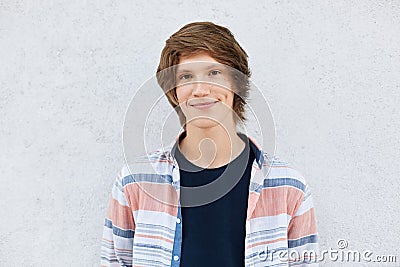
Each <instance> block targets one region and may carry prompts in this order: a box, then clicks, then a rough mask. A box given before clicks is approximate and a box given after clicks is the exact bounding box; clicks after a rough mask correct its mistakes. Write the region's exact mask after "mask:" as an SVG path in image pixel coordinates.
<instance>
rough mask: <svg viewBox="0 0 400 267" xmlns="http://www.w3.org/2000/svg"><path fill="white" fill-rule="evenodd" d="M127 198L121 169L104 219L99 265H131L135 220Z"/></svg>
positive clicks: (114, 266)
mask: <svg viewBox="0 0 400 267" xmlns="http://www.w3.org/2000/svg"><path fill="white" fill-rule="evenodd" d="M128 199H129V196H128V195H127V193H126V191H125V189H124V183H123V177H122V171H121V172H119V174H118V175H117V178H116V180H115V182H114V185H113V187H112V190H111V194H110V200H109V206H108V211H107V215H106V218H105V219H104V226H103V236H102V242H101V266H112V267H116V266H132V252H133V251H132V248H133V237H134V235H135V221H134V218H133V212H132V209H131V207H130V205H129V201H128Z"/></svg>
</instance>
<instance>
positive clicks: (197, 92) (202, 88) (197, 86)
mask: <svg viewBox="0 0 400 267" xmlns="http://www.w3.org/2000/svg"><path fill="white" fill-rule="evenodd" d="M192 94H193V96H198V97H202V96H206V95H209V94H210V85H209V84H207V83H204V82H195V83H194V84H193V91H192Z"/></svg>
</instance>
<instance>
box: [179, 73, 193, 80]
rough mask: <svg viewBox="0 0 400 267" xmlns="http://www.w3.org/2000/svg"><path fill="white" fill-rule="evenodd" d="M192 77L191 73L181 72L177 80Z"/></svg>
mask: <svg viewBox="0 0 400 267" xmlns="http://www.w3.org/2000/svg"><path fill="white" fill-rule="evenodd" d="M191 77H192V75H191V74H183V75H180V76H179V80H188V79H190V78H191Z"/></svg>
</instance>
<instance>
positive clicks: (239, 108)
mask: <svg viewBox="0 0 400 267" xmlns="http://www.w3.org/2000/svg"><path fill="white" fill-rule="evenodd" d="M199 51H205V52H207V53H208V54H209V55H210V56H211V57H212V58H214V59H215V60H216V61H218V62H219V63H221V64H224V65H227V66H229V67H231V68H232V71H231V74H232V78H233V81H234V86H235V87H236V88H234V92H235V95H234V99H233V110H234V111H235V113H236V114H237V116H234V120H235V123H236V122H237V119H239V120H240V121H241V122H244V121H245V120H246V118H245V116H244V113H245V110H244V107H245V105H246V100H247V98H248V94H249V78H250V76H251V73H250V69H249V66H248V61H247V58H248V56H247V54H246V52H245V51H244V50H243V48H242V47H241V46H240V45H239V43H238V42H237V41H236V40H235V38H234V36H233V34H232V33H231V31H230V30H229V29H227V28H225V27H223V26H220V25H216V24H214V23H212V22H193V23H189V24H186V25H185V26H183V27H182V28H181V29H179V30H178V31H177V32H175V33H174V34H172V35H171V37H169V39H168V40H166V42H165V46H164V48H163V50H162V52H161V57H160V63H159V65H158V68H157V74H156V77H157V82H158V84H159V85H160V86H161V88H162V89H163V91H164V92H165V94H166V96H167V98H168V102H169V103H170V104H171V105H172V107H173V108H174V109H175V110H176V112H177V113H178V116H179V120H180V123H181V125H182V126H184V128H185V129H186V127H185V121H186V120H185V116H184V114H183V112H182V110H181V109H180V107H179V104H178V99H177V96H176V81H175V79H176V78H175V70H176V68H171V67H172V66H175V65H177V64H178V63H179V60H180V58H181V57H185V56H190V55H193V54H195V53H197V52H199Z"/></svg>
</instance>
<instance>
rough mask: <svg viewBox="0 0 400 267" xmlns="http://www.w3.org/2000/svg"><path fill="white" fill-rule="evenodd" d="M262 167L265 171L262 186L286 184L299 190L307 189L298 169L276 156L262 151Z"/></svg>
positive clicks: (304, 190)
mask: <svg viewBox="0 0 400 267" xmlns="http://www.w3.org/2000/svg"><path fill="white" fill-rule="evenodd" d="M263 159H264V162H263V165H262V166H263V169H264V172H265V173H267V174H266V176H265V179H264V187H279V186H287V187H294V188H296V189H298V190H301V191H302V192H303V193H305V192H306V190H307V187H308V185H307V181H306V179H305V177H304V176H303V174H302V173H301V172H300V171H298V170H297V169H296V168H295V167H294V166H293V164H292V163H290V162H288V161H286V160H284V159H282V158H280V157H278V156H277V155H271V154H269V153H267V152H263Z"/></svg>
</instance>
